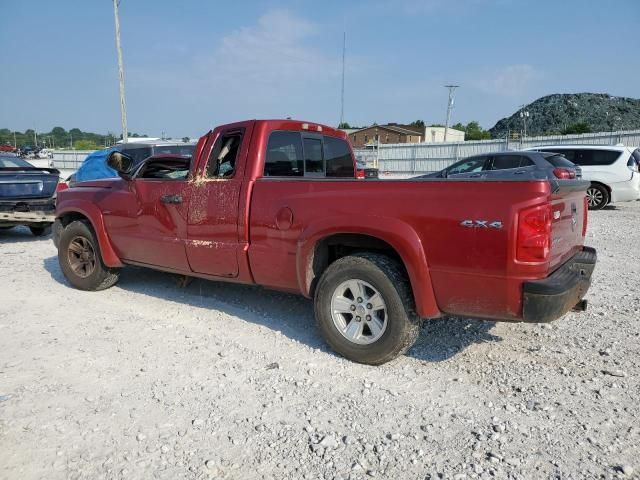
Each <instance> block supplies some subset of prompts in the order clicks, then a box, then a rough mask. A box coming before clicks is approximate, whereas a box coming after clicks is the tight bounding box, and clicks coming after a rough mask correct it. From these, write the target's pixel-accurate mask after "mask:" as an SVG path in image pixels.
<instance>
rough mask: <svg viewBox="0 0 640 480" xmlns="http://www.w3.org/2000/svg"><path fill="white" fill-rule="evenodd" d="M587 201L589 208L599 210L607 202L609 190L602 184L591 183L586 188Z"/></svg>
mask: <svg viewBox="0 0 640 480" xmlns="http://www.w3.org/2000/svg"><path fill="white" fill-rule="evenodd" d="M587 201H588V202H589V210H600V209H601V208H603V207H605V206H606V205H607V203H609V192H608V190H607V189H606V188H605V187H604V186H603V185H599V184H597V183H592V184H591V185H590V186H589V188H587Z"/></svg>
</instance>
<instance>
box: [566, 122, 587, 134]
mask: <svg viewBox="0 0 640 480" xmlns="http://www.w3.org/2000/svg"><path fill="white" fill-rule="evenodd" d="M579 133H591V125H589V124H588V123H587V122H579V123H574V124H573V125H569V126H568V127H567V128H565V129H564V130H563V131H562V134H563V135H572V134H579Z"/></svg>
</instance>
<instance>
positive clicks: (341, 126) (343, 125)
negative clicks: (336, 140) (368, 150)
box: [338, 122, 351, 128]
mask: <svg viewBox="0 0 640 480" xmlns="http://www.w3.org/2000/svg"><path fill="white" fill-rule="evenodd" d="M338 128H351V125H349V122H342V123H340V124H339V125H338Z"/></svg>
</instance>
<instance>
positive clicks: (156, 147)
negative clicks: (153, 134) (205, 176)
mask: <svg viewBox="0 0 640 480" xmlns="http://www.w3.org/2000/svg"><path fill="white" fill-rule="evenodd" d="M194 148H195V144H193V143H176V142H168V141H157V140H149V141H136V142H131V143H123V144H119V145H115V146H114V147H111V148H107V149H104V150H98V151H96V152H93V153H92V154H90V155H89V156H88V157H87V158H86V159H85V160H84V162H82V165H80V168H79V169H78V170H77V171H76V172H75V173H74V174H73V175H72V177H71V180H70V181H71V182H84V181H87V180H96V179H99V178H115V177H117V176H118V172H116V171H115V170H114V169H112V168H111V167H109V166H108V165H107V157H108V155H109V154H110V153H111V152H114V151H118V152H126V153H127V154H128V155H129V156H131V157H132V158H133V159H134V161H135V165H139V164H140V163H142V161H143V160H144V159H145V158H148V157H151V156H153V155H162V154H175V155H187V156H191V155H192V154H193V149H194Z"/></svg>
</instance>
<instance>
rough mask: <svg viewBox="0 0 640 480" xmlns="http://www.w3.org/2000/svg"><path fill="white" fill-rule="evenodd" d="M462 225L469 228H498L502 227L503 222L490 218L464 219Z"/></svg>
mask: <svg viewBox="0 0 640 480" xmlns="http://www.w3.org/2000/svg"><path fill="white" fill-rule="evenodd" d="M460 225H462V226H463V227H469V228H495V229H497V230H500V229H501V228H502V222H499V221H497V220H496V221H494V222H489V220H463V221H462V222H460Z"/></svg>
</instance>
